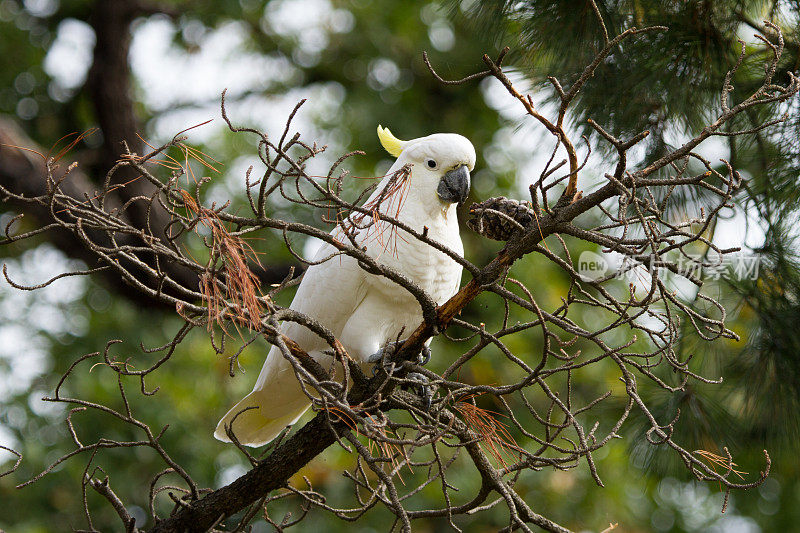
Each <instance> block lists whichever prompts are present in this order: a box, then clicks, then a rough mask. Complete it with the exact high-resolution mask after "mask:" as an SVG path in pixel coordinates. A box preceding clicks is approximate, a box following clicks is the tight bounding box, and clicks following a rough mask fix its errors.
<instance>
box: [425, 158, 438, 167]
mask: <svg viewBox="0 0 800 533" xmlns="http://www.w3.org/2000/svg"><path fill="white" fill-rule="evenodd" d="M425 164H426V165H428V168H430V169H434V168H436V167H438V166H439V164H438V163H437V162H436V161H434V160H433V159H428V160H427V161H425Z"/></svg>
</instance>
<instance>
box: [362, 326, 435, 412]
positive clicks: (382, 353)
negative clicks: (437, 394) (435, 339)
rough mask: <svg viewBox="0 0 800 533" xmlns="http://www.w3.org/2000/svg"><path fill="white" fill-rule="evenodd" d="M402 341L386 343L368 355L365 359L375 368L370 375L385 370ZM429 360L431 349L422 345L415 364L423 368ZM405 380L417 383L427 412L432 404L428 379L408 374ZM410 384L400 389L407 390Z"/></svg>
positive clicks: (417, 374)
mask: <svg viewBox="0 0 800 533" xmlns="http://www.w3.org/2000/svg"><path fill="white" fill-rule="evenodd" d="M403 342H404V341H397V342H387V343H386V344H385V345H384V346H383V348H381V349H380V350H378V351H377V352H375V353H374V354H372V355H370V356H369V357H368V358H367V362H368V363H373V364H374V365H375V366H374V367H373V369H372V375H373V376H374V375H375V374H377V372H378V369H379V368H384V369H386V366H387V363H389V362H390V361H391V358H392V356H394V355H395V354H396V353H397V350H398V349H399V348H400V347H401V346H402V345H403ZM430 360H431V349H430V347H429V346H427V345H424V346H423V347H422V350H420V352H419V354H417V361H416V363H417V364H418V365H420V366H425V365H426V364H428V361H430ZM406 379H408V380H411V381H416V382H417V383H419V385H418V387H419V395H420V396H421V397H422V399H423V401H424V403H425V410H426V411H429V410H430V408H431V404H432V402H433V389H432V388H431V387H429V386H428V378H426V377H425V376H423V375H422V374H420V373H418V372H409V374H408V376H406ZM409 386H411V384H410V383H405V384H403V385H401V388H404V389H405V388H408V387H409Z"/></svg>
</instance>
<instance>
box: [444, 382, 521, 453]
mask: <svg viewBox="0 0 800 533" xmlns="http://www.w3.org/2000/svg"><path fill="white" fill-rule="evenodd" d="M477 396H480V394H468V395H466V396H462V397H461V398H459V399H458V401H456V403H455V405H454V406H453V407H454V408H455V409H456V411H458V412H459V413H461V417H462V418H463V420H464V423H465V424H466V425H467V427H469V429H470V430H471V431H472V432H474V433H476V434H477V435H479V436H480V438H481V446H482V447H483V448H484V449H485V450H486V452H487V453H488V454H489V455H491V456H492V457H494V458H495V460H496V461H497V463H498V464H499V465H502V466H503V468H508V463H506V461H505V459H504V457H503V455H504V454H505V456H506V457H510V458H511V459H513V460H515V461H518V460H519V459H520V452H521V451H522V448H520V447H519V446H518V445H517V442H516V441H515V440H514V437H513V436H512V435H511V433H509V431H508V425H507V424H504V423H503V422H501V421H499V420H498V419H497V417H498V416H505V415H503V414H502V413H498V412H496V411H490V410H488V409H483V408H481V407H478V406H477V405H476V404H475V402H474V399H475V398H476V397H477Z"/></svg>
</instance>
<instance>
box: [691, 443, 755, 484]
mask: <svg viewBox="0 0 800 533" xmlns="http://www.w3.org/2000/svg"><path fill="white" fill-rule="evenodd" d="M725 451H726V452H727V451H728V450H727V448H726V449H725ZM693 453H696V454H697V455H699V456H700V457H701V458H702V459H703V460H704V461H705V462H706V463H708V466H710V467H711V469H712V470H713V471H714V472H716V471H717V467H720V468H723V469H725V472H724V473H723V475H725V473H727V472H733V473H734V474H736V475H737V476H738V477H739V479H742V480H743V479H744V476H743V474H747V472H745V471H743V470H736V469H735V468H734V467H735V466H739V465H737V464H736V463H734V462H733V459H731V457H730V455H728V457H722V456H721V455H717V454H716V453H714V452H709V451H707V450H695V451H694V452H693ZM720 490H722V487H721V486H720Z"/></svg>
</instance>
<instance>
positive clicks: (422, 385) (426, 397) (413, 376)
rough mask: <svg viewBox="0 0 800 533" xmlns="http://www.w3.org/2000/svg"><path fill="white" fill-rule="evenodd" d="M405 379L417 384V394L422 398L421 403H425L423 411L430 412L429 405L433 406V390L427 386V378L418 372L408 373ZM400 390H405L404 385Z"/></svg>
mask: <svg viewBox="0 0 800 533" xmlns="http://www.w3.org/2000/svg"><path fill="white" fill-rule="evenodd" d="M407 378H408V379H410V380H413V381H416V382H418V383H419V385H417V386H418V387H419V393H418V394H419V395H420V396H421V397H422V401H423V402H424V403H425V411H430V410H431V405H432V404H433V388H432V387H430V386H429V385H428V383H429V381H428V378H426V377H425V376H423V375H422V374H420V373H419V372H409V373H408V376H407ZM406 385H410V384H406ZM401 388H405V385H403V386H401Z"/></svg>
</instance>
